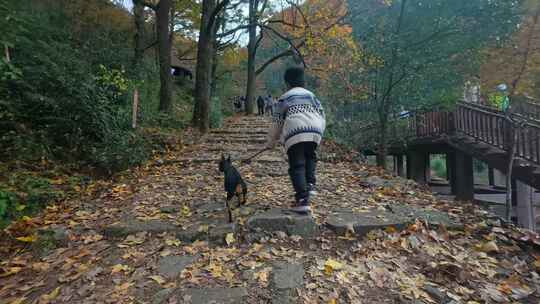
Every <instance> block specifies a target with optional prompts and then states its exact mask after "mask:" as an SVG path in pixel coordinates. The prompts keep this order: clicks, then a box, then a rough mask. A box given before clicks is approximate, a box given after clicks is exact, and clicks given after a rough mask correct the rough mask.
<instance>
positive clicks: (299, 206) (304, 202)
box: [290, 198, 311, 214]
mask: <svg viewBox="0 0 540 304" xmlns="http://www.w3.org/2000/svg"><path fill="white" fill-rule="evenodd" d="M290 210H291V211H292V212H296V213H299V214H309V213H310V212H311V208H310V207H309V201H308V199H307V198H303V199H299V200H297V201H295V202H294V204H293V206H292V208H290Z"/></svg>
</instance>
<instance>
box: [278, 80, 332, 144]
mask: <svg viewBox="0 0 540 304" xmlns="http://www.w3.org/2000/svg"><path fill="white" fill-rule="evenodd" d="M272 122H273V123H272V128H271V129H270V132H269V134H268V143H267V147H269V148H271V147H273V146H274V145H275V144H276V142H277V140H278V139H279V140H280V142H281V143H282V144H283V145H285V149H286V150H288V149H289V148H290V147H291V146H292V145H294V144H297V143H300V142H315V143H317V145H318V144H320V143H321V139H322V136H323V134H324V129H325V127H326V120H325V115H324V110H323V108H322V105H321V102H320V101H319V100H318V99H317V97H316V96H315V94H313V93H312V92H310V91H308V90H306V89H304V88H299V87H297V88H293V89H291V90H289V91H287V92H286V93H285V94H283V95H282V96H281V97H280V98H279V100H278V102H277V104H276V105H275V109H274V115H273V121H272Z"/></svg>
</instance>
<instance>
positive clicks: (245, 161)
mask: <svg viewBox="0 0 540 304" xmlns="http://www.w3.org/2000/svg"><path fill="white" fill-rule="evenodd" d="M268 150H270V149H268V148H264V149H262V150H261V151H259V152H257V153H255V154H253V155H252V156H251V157H248V158H246V159H243V160H242V161H241V162H240V163H241V164H249V163H250V162H251V160H252V159H254V158H255V157H257V156H259V155H260V154H261V153H263V152H265V151H268Z"/></svg>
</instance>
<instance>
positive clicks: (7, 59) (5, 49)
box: [4, 44, 11, 62]
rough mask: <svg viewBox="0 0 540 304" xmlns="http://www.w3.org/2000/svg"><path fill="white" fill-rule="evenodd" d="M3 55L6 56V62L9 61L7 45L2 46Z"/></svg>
mask: <svg viewBox="0 0 540 304" xmlns="http://www.w3.org/2000/svg"><path fill="white" fill-rule="evenodd" d="M4 54H5V56H6V61H7V62H10V61H11V56H10V55H9V46H8V45H7V44H4Z"/></svg>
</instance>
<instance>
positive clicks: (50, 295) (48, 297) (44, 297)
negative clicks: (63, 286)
mask: <svg viewBox="0 0 540 304" xmlns="http://www.w3.org/2000/svg"><path fill="white" fill-rule="evenodd" d="M59 293H60V286H58V287H56V288H55V289H53V291H51V292H50V293H48V294H44V295H42V296H41V300H42V301H43V302H45V303H49V302H50V301H52V300H54V299H56V297H58V294H59ZM43 302H40V303H43Z"/></svg>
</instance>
